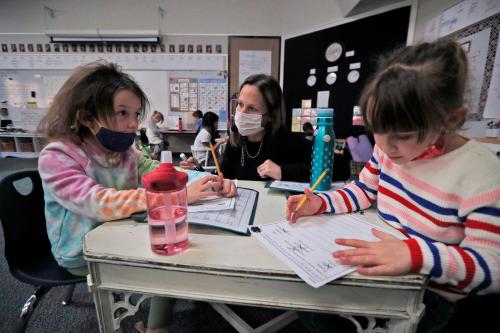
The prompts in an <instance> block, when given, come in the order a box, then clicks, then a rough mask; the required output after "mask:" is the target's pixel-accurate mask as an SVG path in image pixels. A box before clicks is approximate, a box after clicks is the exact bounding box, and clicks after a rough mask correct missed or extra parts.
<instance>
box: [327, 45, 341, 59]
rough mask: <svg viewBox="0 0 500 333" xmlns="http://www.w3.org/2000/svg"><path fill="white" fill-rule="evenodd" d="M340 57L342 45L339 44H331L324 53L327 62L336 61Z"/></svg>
mask: <svg viewBox="0 0 500 333" xmlns="http://www.w3.org/2000/svg"><path fill="white" fill-rule="evenodd" d="M341 55H342V45H340V44H339V43H336V42H335V43H332V44H330V45H329V46H328V48H327V49H326V51H325V58H326V60H328V61H329V62H334V61H337V60H338V59H339V58H340V56H341Z"/></svg>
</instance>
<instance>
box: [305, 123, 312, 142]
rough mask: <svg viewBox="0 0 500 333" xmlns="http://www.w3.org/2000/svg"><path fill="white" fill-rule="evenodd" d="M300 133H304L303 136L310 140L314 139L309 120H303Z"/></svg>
mask: <svg viewBox="0 0 500 333" xmlns="http://www.w3.org/2000/svg"><path fill="white" fill-rule="evenodd" d="M302 133H303V134H304V137H305V138H306V139H307V140H309V141H312V140H313V139H314V127H313V125H312V124H311V123H310V122H305V123H304V124H303V125H302Z"/></svg>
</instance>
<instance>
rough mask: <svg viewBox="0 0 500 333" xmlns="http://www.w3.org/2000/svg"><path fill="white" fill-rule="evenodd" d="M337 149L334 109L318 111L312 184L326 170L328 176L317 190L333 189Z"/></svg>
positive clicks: (312, 164) (312, 160)
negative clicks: (335, 150) (332, 181)
mask: <svg viewBox="0 0 500 333" xmlns="http://www.w3.org/2000/svg"><path fill="white" fill-rule="evenodd" d="M334 147H335V132H334V131H333V109H318V111H317V128H316V134H315V135H314V145H313V153H312V159H311V184H310V186H312V185H313V184H314V182H316V179H318V178H319V176H320V175H321V174H322V173H323V171H324V170H326V176H325V178H323V180H322V181H321V182H320V183H319V184H318V186H317V187H316V190H318V191H328V190H329V189H330V187H331V179H332V168H333V148H334Z"/></svg>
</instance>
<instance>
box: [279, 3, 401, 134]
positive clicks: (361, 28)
mask: <svg viewBox="0 0 500 333" xmlns="http://www.w3.org/2000/svg"><path fill="white" fill-rule="evenodd" d="M410 9H411V7H410V6H406V7H402V8H398V9H394V10H391V11H388V12H384V13H381V14H378V15H374V16H370V17H366V18H363V19H360V20H357V21H353V22H349V23H346V24H342V25H338V26H335V27H331V28H327V29H324V30H320V31H316V32H312V33H308V34H305V35H301V36H297V37H293V38H288V39H286V40H285V43H284V44H285V46H284V47H285V50H284V52H285V54H284V69H283V93H284V96H285V102H286V107H287V124H288V126H291V121H292V109H293V108H300V107H301V105H302V100H311V101H312V105H311V107H313V108H315V107H317V105H316V101H317V98H318V93H320V97H321V98H323V99H324V100H325V103H326V104H327V106H328V107H331V108H333V109H334V114H335V117H334V124H335V125H334V126H335V133H336V135H337V136H338V137H339V138H347V137H349V136H351V135H356V134H358V133H359V131H360V130H362V127H361V126H353V124H352V122H353V109H354V107H355V106H357V103H358V99H359V94H360V92H361V90H362V88H363V86H364V84H365V82H366V80H367V79H368V78H369V77H370V75H371V74H372V73H373V72H374V71H375V68H376V61H377V58H378V57H379V56H380V55H381V54H384V53H387V52H388V51H390V50H392V49H394V48H395V47H399V46H404V45H406V40H407V34H408V27H409V20H410ZM356 72H357V73H356ZM331 73H335V75H330V76H329V74H331ZM311 77H313V78H311ZM332 78H334V79H332ZM332 82H333V83H332Z"/></svg>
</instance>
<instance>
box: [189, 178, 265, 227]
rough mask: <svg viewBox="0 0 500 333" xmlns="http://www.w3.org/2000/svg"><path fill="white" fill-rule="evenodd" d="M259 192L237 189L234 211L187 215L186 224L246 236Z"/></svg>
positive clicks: (252, 218)
mask: <svg viewBox="0 0 500 333" xmlns="http://www.w3.org/2000/svg"><path fill="white" fill-rule="evenodd" d="M258 194H259V192H257V191H255V190H251V189H248V188H242V187H238V196H237V197H235V199H236V202H235V206H234V209H226V210H216V211H209V212H198V213H191V212H189V214H188V222H189V223H194V224H201V225H206V226H210V227H216V228H221V229H225V230H230V231H234V232H237V233H241V234H248V233H249V232H248V226H249V225H251V224H252V223H253V220H254V217H255V209H256V207H257V199H258Z"/></svg>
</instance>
